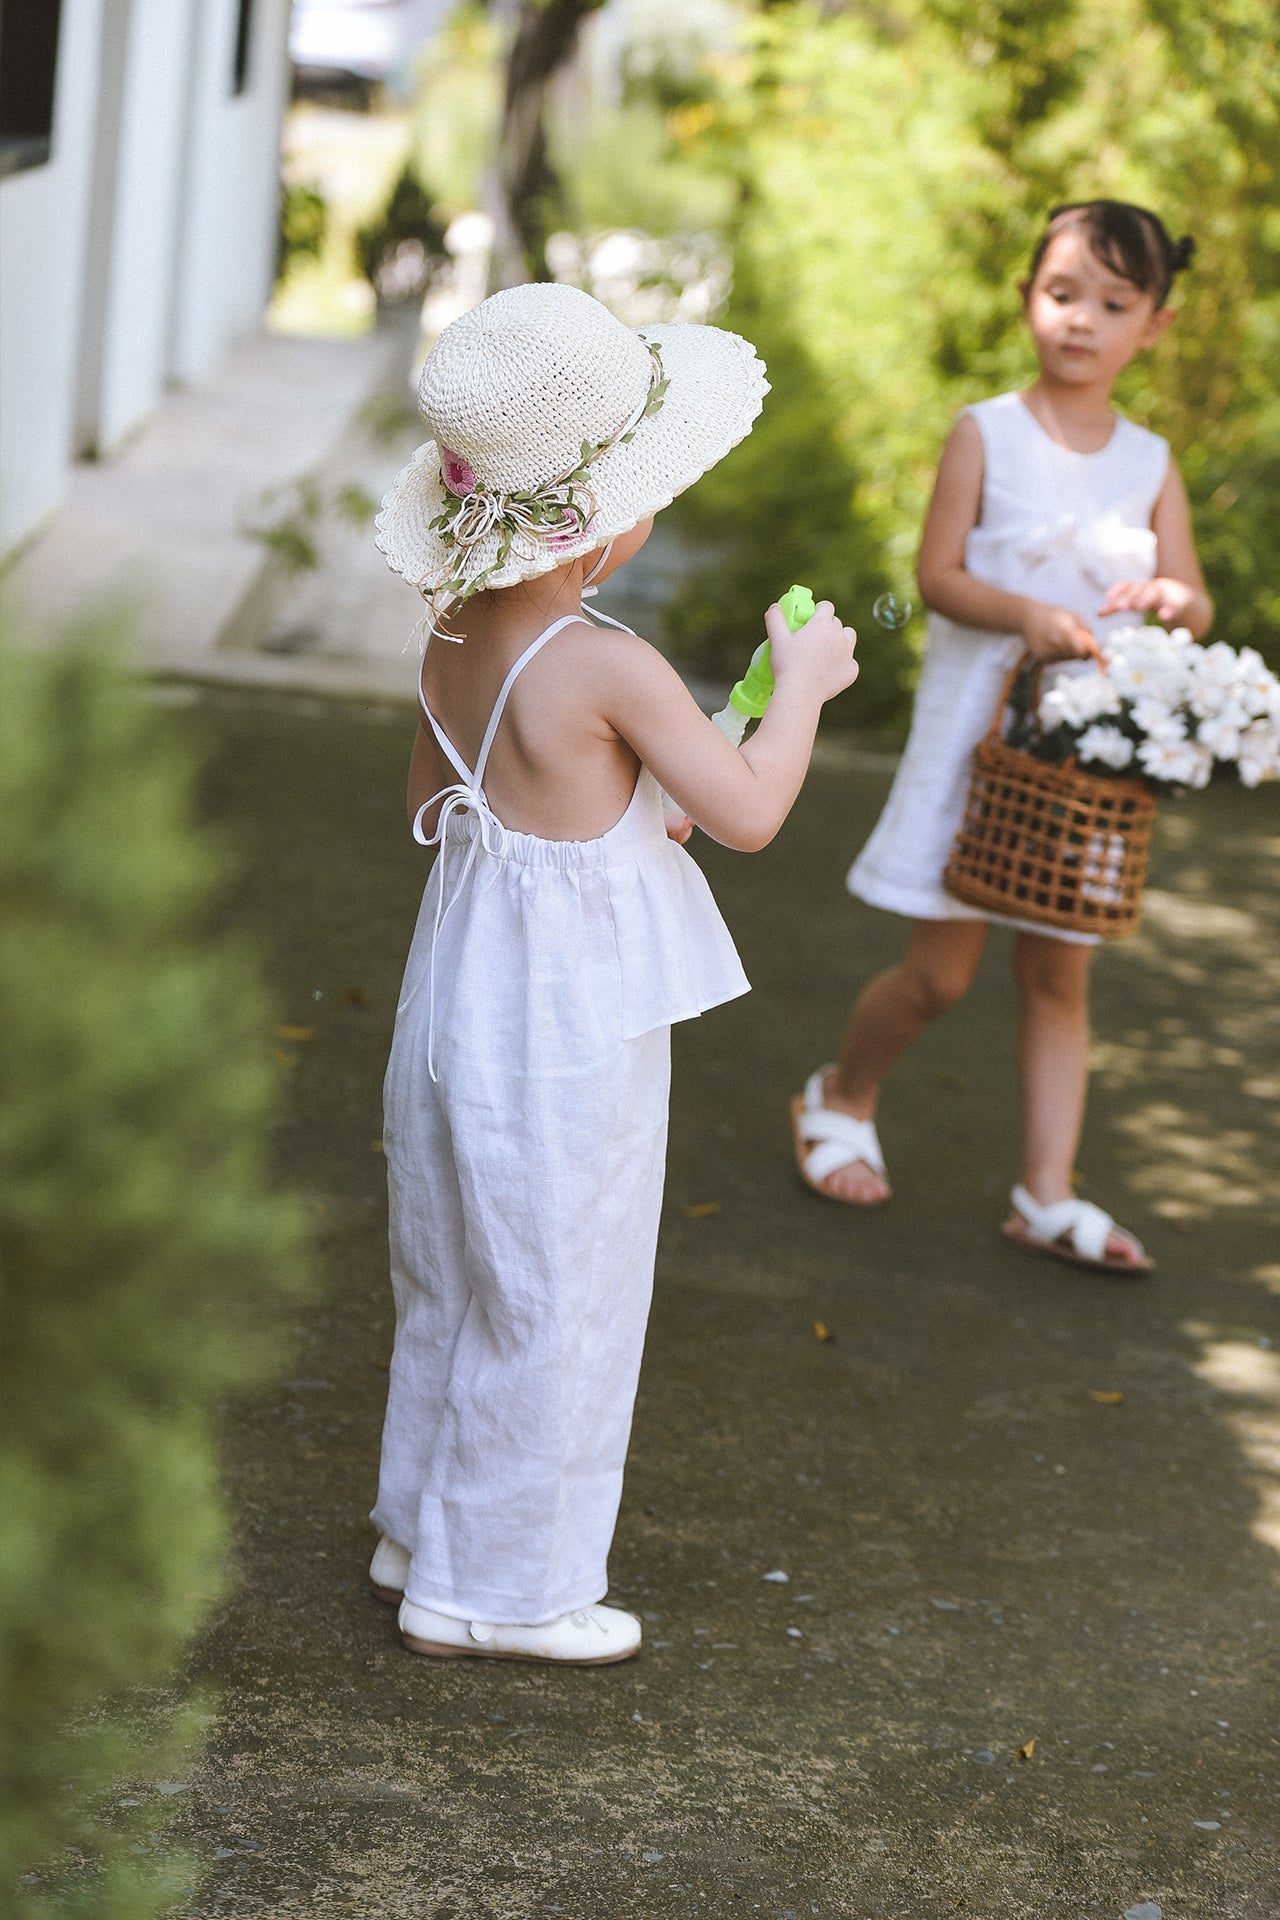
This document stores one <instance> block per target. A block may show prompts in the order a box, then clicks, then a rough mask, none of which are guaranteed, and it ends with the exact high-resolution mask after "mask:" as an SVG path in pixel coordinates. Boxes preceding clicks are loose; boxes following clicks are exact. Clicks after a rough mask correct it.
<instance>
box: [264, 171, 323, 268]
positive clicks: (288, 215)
mask: <svg viewBox="0 0 1280 1920" xmlns="http://www.w3.org/2000/svg"><path fill="white" fill-rule="evenodd" d="M328 224H329V203H328V201H327V200H326V199H325V197H324V195H323V193H321V191H320V189H319V187H318V186H316V185H315V183H314V181H308V180H298V181H295V182H292V183H290V182H289V181H287V180H286V181H281V184H280V231H279V235H278V237H277V240H276V279H277V280H279V279H280V278H281V276H282V275H283V274H286V273H287V272H288V271H289V268H290V267H291V266H292V265H293V263H294V261H295V260H318V259H319V258H320V255H321V254H322V253H323V251H324V241H325V233H326V231H327V229H328Z"/></svg>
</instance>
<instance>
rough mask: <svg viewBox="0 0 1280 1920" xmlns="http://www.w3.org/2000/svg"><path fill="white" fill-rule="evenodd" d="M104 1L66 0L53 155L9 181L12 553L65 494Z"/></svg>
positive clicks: (6, 472)
mask: <svg viewBox="0 0 1280 1920" xmlns="http://www.w3.org/2000/svg"><path fill="white" fill-rule="evenodd" d="M101 13H102V7H101V0H63V8H62V26H61V34H60V38H59V45H58V69H57V76H56V84H55V94H54V112H53V148H52V154H51V157H50V159H49V160H48V161H47V162H46V163H45V164H44V165H43V166H40V167H32V168H30V169H28V170H27V171H26V172H23V173H16V174H13V175H11V176H9V177H8V178H7V179H4V180H0V552H7V551H8V550H9V548H11V547H12V546H13V545H14V544H15V543H16V542H17V541H19V540H21V539H22V538H23V536H24V535H25V534H27V533H29V532H30V531H31V530H32V529H33V528H34V527H36V526H38V525H39V523H40V522H41V520H43V519H44V518H45V517H46V516H47V515H48V514H49V513H51V512H52V511H53V509H54V508H55V507H56V506H57V504H58V501H59V500H60V499H61V498H62V493H63V489H64V487H65V485H66V478H67V472H68V469H69V466H70V462H71V452H72V437H73V417H74V407H75V393H76V369H77V360H78V349H79V336H80V324H81V313H82V308H83V298H84V261H85V241H86V232H87V228H88V223H89V208H90V182H91V174H92V167H93V133H94V125H95V119H96V99H97V72H98V47H99V29H100V25H101Z"/></svg>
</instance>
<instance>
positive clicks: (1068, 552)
mask: <svg viewBox="0 0 1280 1920" xmlns="http://www.w3.org/2000/svg"><path fill="white" fill-rule="evenodd" d="M1017 552H1018V558H1019V560H1021V561H1022V562H1023V564H1024V565H1025V566H1028V567H1041V566H1043V565H1044V564H1045V562H1046V561H1048V560H1053V559H1057V558H1059V557H1063V558H1065V557H1070V558H1072V559H1074V560H1075V562H1076V564H1077V565H1078V566H1079V568H1080V570H1081V572H1082V573H1083V574H1084V576H1085V578H1086V579H1087V580H1088V582H1089V584H1090V586H1092V587H1096V588H1097V589H1098V591H1099V592H1100V593H1105V592H1106V590H1107V588H1108V587H1110V586H1114V585H1115V583H1116V581H1117V580H1126V579H1138V580H1148V579H1150V578H1151V576H1152V574H1153V573H1154V571H1155V561H1156V537H1155V534H1154V533H1153V532H1152V531H1151V529H1150V527H1131V526H1126V525H1125V523H1124V521H1123V520H1121V518H1120V517H1119V515H1118V514H1112V513H1109V514H1104V515H1102V517H1101V518H1100V519H1097V520H1086V521H1082V520H1081V519H1080V518H1079V516H1078V515H1077V514H1074V513H1064V514H1063V515H1062V516H1061V518H1060V519H1058V520H1056V521H1054V523H1053V525H1052V526H1046V527H1037V528H1036V529H1035V530H1034V532H1032V533H1030V534H1028V536H1027V538H1026V539H1025V540H1023V541H1021V542H1020V544H1019V546H1018V549H1017Z"/></svg>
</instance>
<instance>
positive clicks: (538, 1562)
mask: <svg viewBox="0 0 1280 1920" xmlns="http://www.w3.org/2000/svg"><path fill="white" fill-rule="evenodd" d="M767 391H768V387H767V383H766V381H765V378H764V368H763V367H762V365H761V364H760V362H759V361H758V360H757V359H756V357H755V354H754V352H753V350H752V348H751V347H750V346H749V345H748V344H747V342H746V341H744V340H740V339H739V338H738V337H737V336H736V335H734V334H730V333H725V332H723V331H721V330H720V329H718V328H715V327H702V326H678V325H673V326H652V327H645V328H643V329H641V330H640V331H639V332H634V333H633V332H631V331H630V330H629V329H628V328H627V327H625V326H624V325H623V324H622V322H621V321H619V320H617V319H615V318H614V317H613V315H611V314H610V313H609V312H608V311H607V309H606V308H604V307H603V306H601V305H600V304H599V303H598V302H597V301H595V300H592V299H591V298H590V297H589V296H588V295H587V294H585V293H581V292H579V291H578V290H577V289H575V288H572V287H561V286H527V287H517V288H513V289H511V290H509V291H508V292H505V293H499V294H495V295H494V296H493V298H492V299H489V300H486V301H484V302H483V303H482V304H481V305H480V306H479V307H477V308H475V309H474V310H473V311H472V312H471V313H468V314H466V315H464V316H463V317H462V318H461V319H459V320H457V321H455V322H454V323H453V324H452V325H451V326H450V327H448V328H446V330H445V332H444V333H443V334H442V335H441V337H440V339H439V341H438V343H437V344H436V346H435V348H434V349H433V351H432V353H431V355H430V357H429V358H428V360H427V363H426V366H425V368H424V370H423V375H422V384H421V407H422V412H423V414H424V416H425V418H426V420H427V423H428V425H429V427H430V428H431V431H432V438H431V440H430V441H429V442H428V443H427V444H426V445H425V446H424V447H422V448H420V449H419V450H418V452H417V453H416V454H415V455H414V458H413V460H412V462H411V463H410V465H409V466H408V467H406V468H405V469H404V471H403V472H402V473H401V474H400V475H399V476H398V478H397V480H396V482H395V484H394V486H393V487H392V490H391V492H390V493H389V494H388V496H387V499H386V501H385V502H384V504H383V510H382V512H381V514H380V515H379V519H378V543H379V545H380V547H381V548H382V550H383V552H384V553H385V554H386V556H387V558H388V560H389V561H390V563H391V565H392V566H393V567H394V568H395V569H396V570H397V571H399V572H400V573H402V574H404V575H405V577H406V578H407V579H409V580H410V581H411V582H412V583H413V584H414V585H415V586H417V587H418V588H419V590H420V591H421V592H422V593H423V595H424V596H425V597H426V598H427V600H428V604H429V606H430V608H431V612H432V628H431V631H432V636H433V643H432V644H431V645H430V646H429V648H428V651H427V655H426V658H425V660H424V663H423V669H422V675H421V680H420V685H419V692H420V700H421V707H422V714H421V720H420V724H419V728H418V736H417V741H416V744H415V747H414V752H413V759H412V764H411V768H410V774H409V796H408V804H409V818H410V821H411V824H412V828H413V832H414V835H415V837H416V838H417V839H418V840H419V841H420V842H421V843H422V844H423V845H424V846H436V847H438V848H439V853H438V855H437V858H436V862H435V865H434V867H433V869H432V872H431V876H430V879H429V880H428V882H427V887H426V892H425V896H424V899H423V902H422V910H421V913H420V915H419V919H418V926H417V931H416V932H415V934H414V939H413V945H412V948H411V951H410V954H409V961H408V966H407V968H406V971H405V977H404V989H403V993H402V995H401V1003H400V1009H399V1014H398V1018H397V1022H396V1030H395V1038H394V1041H393V1044H392V1050H391V1060H390V1064H389V1066H388V1069H387V1079H386V1090H385V1106H386V1116H385V1128H384V1136H383V1137H384V1144H385V1148H386V1155H387V1168H388V1180H389V1193H390V1225H391V1270H392V1281H393V1286H394V1290H395V1297H396V1339H395V1348H394V1353H393V1357H392V1362H391V1380H390V1392H389V1396H388V1403H387V1414H386V1422H385V1427H384V1433H383V1443H382V1467H381V1474H380V1479H379V1486H378V1499H377V1505H376V1506H375V1508H374V1511H373V1519H374V1523H375V1525H376V1526H377V1527H378V1528H379V1529H380V1531H381V1535H382V1538H381V1539H380V1541H379V1544H378V1548H377V1551H376V1552H375V1554H374V1559H373V1564H372V1567H371V1569H370V1575H371V1578H372V1581H373V1583H374V1586H375V1588H376V1589H377V1590H378V1591H379V1592H380V1594H381V1595H382V1597H383V1598H386V1599H390V1600H394V1601H397V1602H398V1603H399V1606H400V1612H399V1623H400V1630H401V1635H402V1638H403V1640H404V1642H405V1644H406V1645H407V1646H408V1647H409V1648H410V1649H411V1650H412V1651H414V1652H417V1653H425V1654H437V1655H450V1656H456V1655H460V1654H475V1655H487V1656H489V1657H497V1658H505V1659H532V1660H557V1661H570V1662H574V1663H584V1664H586V1663H590V1664H595V1663H598V1662H604V1661H611V1660H622V1659H626V1658H627V1657H628V1656H629V1655H631V1654H633V1653H634V1652H636V1651H637V1649H638V1648H639V1645H640V1623H639V1621H638V1620H636V1619H635V1618H634V1617H633V1616H632V1615H630V1614H628V1613H624V1612H622V1611H621V1610H620V1609H618V1608H613V1607H604V1606H600V1605H599V1604H597V1603H598V1602H599V1601H600V1599H601V1597H602V1595H603V1594H604V1593H605V1591H606V1589H607V1585H608V1575H607V1572H606V1564H605V1563H606V1556H607V1553H608V1549H609V1543H610V1539H611V1537H612V1533H613V1527H614V1521H615V1518H616V1514H617V1508H618V1500H619V1495H620V1492H621V1486H622V1471H623V1464H624V1460H625V1455H626V1448H627V1439H628V1434H629V1430H630V1424H631V1410H632V1403H633V1400H634V1397H635V1389H636V1380H637V1375H638V1372H639V1367H640V1355H641V1348H642V1345H643V1341H644V1330H645V1323H646V1319H647V1315H648V1309H649V1296H650V1290H651V1287H652V1281H653V1259H654V1247H655V1242H656V1238H657V1228H658V1212H659V1207H660V1204H661V1198H662V1182H663V1161H664V1153H665V1145H666V1125H667V1089H668V1076H669V1057H670V1047H669V1040H670V1028H671V1023H672V1021H675V1020H686V1019H689V1018H690V1017H691V1016H693V1015H695V1014H697V1013H700V1012H702V1011H703V1010H704V1009H706V1008H708V1007H712V1006H715V1005H716V1004H717V1003H718V1002H720V1001H723V1000H727V999H730V998H732V997H733V996H734V995H736V994H740V993H744V992H746V990H747V981H746V979H745V978H744V976H743V972H742V968H741V965H740V963H739V961H738V956H737V953H736V952H735V950H734V946H733V942H732V940H731V939H730V937H729V934H728V931H727V929H726V928H725V926H724V923H723V921H722V920H721V918H720V916H719V914H718V912H717V911H716V907H715V903H714V901H713V900H712V898H711V894H710V891H709V889H708V887H707V884H706V882H705V880H704V879H703V877H702V874H701V872H700V870H699V869H698V867H697V866H695V864H694V862H693V861H692V860H691V859H690V858H689V856H688V854H687V853H685V852H684V850H683V848H682V847H681V846H679V845H677V844H675V839H678V838H682V837H687V833H688V831H689V824H688V822H687V821H686V822H685V823H684V824H683V826H680V827H676V828H674V829H673V833H674V838H669V837H668V834H667V831H666V829H665V827H664V821H663V808H662V789H663V788H665V789H666V791H667V792H668V793H669V794H671V795H672V796H673V797H674V799H675V801H676V802H677V803H678V805H679V806H680V807H682V808H684V809H685V810H686V812H687V814H688V816H690V817H691V819H692V820H693V821H696V822H697V823H698V824H699V825H700V826H701V827H702V828H703V829H704V830H705V831H706V832H708V833H710V834H711V835H712V836H713V837H714V838H716V839H719V840H721V841H722V842H724V843H725V844H726V845H729V846H733V847H737V848H740V849H743V850H748V851H749V850H752V849H754V848H758V847H762V846H764V845H765V844H766V843H767V842H768V841H769V840H771V839H772V838H773V836H774V834H775V833H776V832H777V830H778V828H779V827H780V826H781V824H782V822H783V820H784V819H785V817H786V815H787V813H788V811H789V810H790V807H791V805H792V802H793V801H794V799H795V797H796V794H797V792H798V790H799V787H800V784H801V781H802V780H803V778H804V774H805V770H806V767H807V764H808V759H809V752H810V748H811V746H812V742H813V736H814V731H815V728H816V726H817V721H818V715H819V712H820V710H821V707H822V704H823V702H824V701H826V700H828V699H830V698H832V696H833V695H835V694H836V693H838V692H839V691H840V690H841V689H842V688H843V687H846V686H848V685H849V684H850V683H851V682H852V680H853V679H854V677H855V675H856V671H857V669H856V667H855V665H854V662H853V642H854V635H853V633H852V630H851V629H849V628H846V627H842V626H841V625H840V623H839V622H838V621H837V620H836V618H835V616H834V613H833V611H832V609H831V606H830V604H829V603H824V604H823V605H822V606H821V607H820V608H819V609H818V611H817V613H816V614H815V616H814V618H813V619H812V620H810V622H809V623H808V625H807V626H806V627H804V628H803V629H802V630H801V632H800V633H799V634H798V635H795V636H793V635H792V634H791V633H790V631H789V629H788V627H787V623H786V621H785V620H784V619H783V617H782V615H781V613H780V612H779V610H778V608H777V607H773V608H770V610H769V612H768V613H767V615H766V616H765V626H766V628H767V631H768V633H769V635H770V638H771V640H772V643H773V666H774V672H775V675H776V679H777V691H776V692H775V694H774V697H773V702H772V704H771V706H770V708H769V711H768V713H767V714H766V715H765V718H764V720H763V721H762V722H761V724H760V728H759V731H758V732H757V734H756V736H755V738H754V739H752V740H751V741H749V742H748V743H747V745H746V746H745V747H744V748H743V749H742V751H741V752H736V751H735V750H734V749H733V748H732V747H730V745H729V744H728V742H727V741H726V740H725V739H724V737H723V736H722V735H721V734H720V733H718V732H717V731H716V729H715V728H714V727H713V726H712V725H711V723H710V721H709V720H707V719H706V718H705V717H704V716H703V714H702V713H701V712H700V711H699V709H698V708H697V706H696V705H695V704H694V702H693V700H692V698H691V697H690V695H689V694H688V692H687V691H686V689H685V687H684V686H683V684H682V682H681V681H680V679H679V677H678V676H677V674H676V673H675V672H674V670H673V669H672V668H671V667H670V666H669V665H668V664H667V662H666V661H665V660H664V659H663V658H662V656H661V655H660V654H658V653H657V652H655V650H654V649H653V648H652V647H650V646H649V645H648V644H647V643H646V642H645V641H643V640H641V639H639V638H637V637H636V635H635V634H633V633H631V632H629V631H628V630H627V629H625V628H623V629H621V630H618V631H612V632H608V631H602V630H600V629H599V628H597V627H594V626H592V625H591V624H589V622H588V620H587V618H586V617H585V616H584V614H583V610H582V595H583V590H584V586H585V585H586V582H587V580H588V579H590V578H599V577H602V576H603V574H604V573H605V572H606V571H608V570H610V569H611V568H613V567H616V566H619V565H620V564H621V563H622V562H623V561H624V560H625V559H626V558H627V557H628V556H629V555H630V554H631V553H634V552H635V551H636V549H637V548H638V547H639V546H640V545H641V544H642V543H643V541H644V539H645V536H646V535H647V533H648V531H649V527H650V525H651V523H652V516H653V514H654V513H655V512H656V511H657V510H658V509H659V508H661V507H663V506H665V505H666V504H667V503H668V502H669V501H670V500H671V499H672V498H673V497H674V496H675V495H676V494H677V493H679V492H680V491H682V489H683V488H685V487H687V486H689V485H691V484H692V482H693V481H694V480H696V479H697V478H698V476H699V474H701V473H703V472H705V470H706V469H707V468H708V467H709V466H711V465H713V464H714V463H715V462H716V461H717V460H719V459H720V458H721V457H722V456H723V455H724V454H725V453H727V452H728V450H729V448H730V447H732V446H733V445H734V444H735V443H736V442H737V441H739V440H741V439H742V438H743V436H744V435H745V434H746V433H748V432H749V431H750V428H751V424H752V422H753V420H754V419H755V416H756V414H757V413H758V412H759V411H760V406H761V403H762V400H763V397H764V395H765V393H766V392H767ZM444 620H448V622H449V625H448V626H447V627H446V626H444V625H442V624H440V623H441V622H442V621H444ZM454 642H461V644H453V643H454ZM746 647H747V640H746V638H745V637H744V649H745V648H746Z"/></svg>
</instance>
